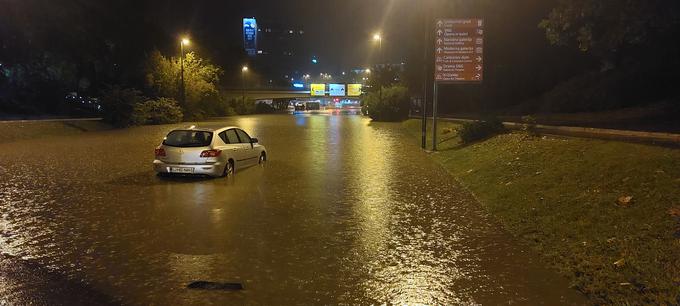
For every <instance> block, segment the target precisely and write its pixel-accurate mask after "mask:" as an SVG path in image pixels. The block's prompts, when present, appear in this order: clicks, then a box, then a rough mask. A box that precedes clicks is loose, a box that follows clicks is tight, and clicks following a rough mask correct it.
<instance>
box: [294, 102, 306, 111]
mask: <svg viewBox="0 0 680 306" xmlns="http://www.w3.org/2000/svg"><path fill="white" fill-rule="evenodd" d="M306 109H307V108H306V107H305V104H304V103H300V102H298V103H295V111H296V112H303V111H305V110H306Z"/></svg>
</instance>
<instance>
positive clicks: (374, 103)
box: [362, 85, 409, 121]
mask: <svg viewBox="0 0 680 306" xmlns="http://www.w3.org/2000/svg"><path fill="white" fill-rule="evenodd" d="M362 111H363V112H364V113H366V114H368V116H369V117H371V119H373V120H375V121H401V120H404V119H406V118H407V117H408V112H409V95H408V88H406V87H405V86H403V85H392V86H388V87H383V90H382V97H380V93H379V92H378V91H373V92H370V93H368V94H367V95H366V97H365V105H364V107H363V109H362Z"/></svg>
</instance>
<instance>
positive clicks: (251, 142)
mask: <svg viewBox="0 0 680 306" xmlns="http://www.w3.org/2000/svg"><path fill="white" fill-rule="evenodd" d="M266 160H267V150H266V149H265V147H264V146H262V145H260V144H259V143H258V140H257V138H252V137H250V136H249V135H248V133H246V132H244V131H243V130H242V129H240V128H238V127H215V128H213V127H196V126H191V127H189V128H187V129H178V130H174V131H172V132H170V133H169V134H168V136H166V137H165V139H164V140H163V143H162V144H161V145H160V146H158V147H157V148H156V159H155V160H154V161H153V168H154V170H155V171H156V172H157V173H159V174H196V175H208V176H212V177H221V176H229V175H231V174H233V173H234V172H235V171H236V169H237V168H238V169H243V168H246V167H250V166H254V165H257V164H261V163H263V162H265V161H266Z"/></svg>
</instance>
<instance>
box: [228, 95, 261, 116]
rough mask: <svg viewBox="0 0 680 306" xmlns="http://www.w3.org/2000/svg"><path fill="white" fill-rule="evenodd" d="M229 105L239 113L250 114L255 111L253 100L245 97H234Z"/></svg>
mask: <svg viewBox="0 0 680 306" xmlns="http://www.w3.org/2000/svg"><path fill="white" fill-rule="evenodd" d="M230 104H231V107H232V108H233V109H234V111H235V112H236V113H237V114H239V115H250V114H254V113H255V102H254V101H252V100H248V98H246V99H245V100H243V98H240V97H239V98H235V99H232V100H231V103H230Z"/></svg>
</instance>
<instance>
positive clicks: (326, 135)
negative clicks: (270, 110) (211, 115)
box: [0, 114, 581, 305]
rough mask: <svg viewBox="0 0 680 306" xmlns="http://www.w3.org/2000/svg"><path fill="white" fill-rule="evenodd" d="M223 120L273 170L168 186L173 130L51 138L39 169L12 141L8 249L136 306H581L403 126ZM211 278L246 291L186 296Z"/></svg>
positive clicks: (4, 221)
mask: <svg viewBox="0 0 680 306" xmlns="http://www.w3.org/2000/svg"><path fill="white" fill-rule="evenodd" d="M224 124H225V125H236V126H240V127H243V128H244V129H246V130H247V131H248V132H249V133H250V134H251V135H253V136H254V137H257V138H259V139H260V141H261V142H262V143H263V144H264V145H266V146H267V148H268V151H269V162H268V163H267V164H266V165H265V166H264V167H262V166H258V167H253V168H250V169H240V170H239V171H238V173H237V175H236V176H235V177H233V178H229V179H210V180H206V179H186V178H174V179H162V178H159V177H156V176H155V175H154V174H153V173H152V171H151V167H150V162H151V158H152V155H153V149H154V147H155V146H156V145H157V143H158V142H159V141H160V139H161V138H162V137H163V135H164V134H165V133H166V132H167V131H168V130H169V129H171V127H167V126H156V127H143V128H137V129H132V130H120V131H108V132H102V133H93V134H85V135H81V136H71V137H62V138H52V139H50V141H48V142H45V141H41V142H40V144H41V146H44V148H43V150H42V152H44V156H43V158H41V159H26V158H25V152H27V151H28V150H30V149H31V148H33V147H34V146H35V145H36V143H37V140H36V141H21V142H14V143H6V144H0V150H1V151H2V152H3V156H2V157H3V158H2V159H1V160H0V171H1V172H0V175H1V176H0V216H1V218H0V249H1V250H2V252H4V253H9V254H14V255H18V256H21V257H23V258H26V259H30V260H32V261H34V262H37V263H39V264H40V265H43V266H45V267H48V268H51V269H52V270H55V271H58V272H60V273H63V274H65V275H67V276H68V277H70V278H72V279H79V280H83V281H84V282H86V283H89V284H90V285H91V286H92V287H93V288H95V289H96V290H99V291H101V292H103V293H106V294H108V295H111V296H115V297H117V298H119V300H120V302H124V303H131V304H163V303H170V304H195V305H205V304H216V305H224V304H293V303H299V304H337V303H349V304H353V303H356V304H371V303H373V304H382V303H390V304H459V303H465V304H467V303H484V304H499V303H507V302H512V303H516V304H532V305H535V304H549V305H554V304H560V303H564V302H565V301H567V300H568V299H569V298H575V299H576V301H581V300H579V299H578V298H579V297H578V296H574V294H573V292H571V291H569V290H567V289H566V285H565V284H564V282H563V281H562V280H561V279H558V278H555V277H554V275H553V274H551V273H549V272H547V271H545V270H544V269H543V268H541V266H540V265H537V264H536V263H535V262H534V261H533V260H532V258H531V257H530V256H528V255H527V254H525V253H524V252H523V250H522V249H521V248H519V247H516V246H515V245H514V243H513V242H512V241H511V240H510V239H509V238H508V237H507V235H505V234H504V233H503V232H502V231H501V230H499V227H498V225H496V224H495V223H494V222H493V221H491V220H490V219H489V217H488V216H486V214H485V213H484V212H483V211H482V210H481V209H480V208H479V205H478V204H477V203H475V202H474V200H473V199H472V197H471V196H470V195H469V194H468V193H467V192H465V191H464V190H463V189H462V188H460V187H459V186H458V184H457V183H456V182H455V181H454V180H452V179H451V178H450V177H449V176H448V175H447V174H446V172H445V171H443V170H442V169H441V168H439V167H438V166H436V165H435V164H433V163H432V162H431V161H429V159H428V157H427V156H426V155H425V154H424V153H422V152H421V151H420V150H418V148H417V147H416V146H415V145H411V144H409V143H408V142H406V141H405V139H408V136H406V135H405V134H404V133H402V132H401V130H400V129H399V127H398V125H390V124H372V123H369V121H368V120H366V119H365V118H363V117H359V116H329V115H317V116H315V115H310V114H305V115H290V116H252V117H238V118H230V119H227V120H226V121H225V122H224ZM112 143H115V144H116V145H115V146H111V144H112ZM200 280H203V281H217V282H240V283H243V284H244V286H245V288H246V290H244V291H242V292H206V291H192V290H188V289H186V285H187V284H188V283H190V282H193V281H200ZM546 280H550V281H546ZM562 296H565V297H566V298H562ZM564 299H567V300H564Z"/></svg>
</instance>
